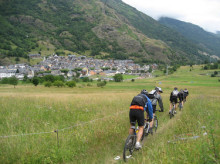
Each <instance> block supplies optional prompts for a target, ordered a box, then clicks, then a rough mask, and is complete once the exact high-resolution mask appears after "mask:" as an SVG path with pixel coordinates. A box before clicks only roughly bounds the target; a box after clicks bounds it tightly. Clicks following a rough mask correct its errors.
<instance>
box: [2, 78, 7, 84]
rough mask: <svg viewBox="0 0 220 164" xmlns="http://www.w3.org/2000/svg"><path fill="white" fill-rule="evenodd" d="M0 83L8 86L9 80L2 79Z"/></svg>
mask: <svg viewBox="0 0 220 164" xmlns="http://www.w3.org/2000/svg"><path fill="white" fill-rule="evenodd" d="M1 83H2V84H9V78H7V77H4V78H3V79H2V80H1Z"/></svg>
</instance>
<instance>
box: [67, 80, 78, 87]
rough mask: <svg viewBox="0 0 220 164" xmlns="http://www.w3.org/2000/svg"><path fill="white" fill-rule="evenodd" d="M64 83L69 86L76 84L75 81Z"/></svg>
mask: <svg viewBox="0 0 220 164" xmlns="http://www.w3.org/2000/svg"><path fill="white" fill-rule="evenodd" d="M66 85H67V86H68V87H70V88H73V87H75V86H76V82H75V81H68V82H66Z"/></svg>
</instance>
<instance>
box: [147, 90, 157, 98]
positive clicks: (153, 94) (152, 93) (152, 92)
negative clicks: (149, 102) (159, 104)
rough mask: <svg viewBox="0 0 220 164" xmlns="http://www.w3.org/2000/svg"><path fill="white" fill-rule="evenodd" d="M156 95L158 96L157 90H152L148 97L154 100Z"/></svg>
mask: <svg viewBox="0 0 220 164" xmlns="http://www.w3.org/2000/svg"><path fill="white" fill-rule="evenodd" d="M155 94H156V90H152V91H150V92H149V93H148V94H147V97H148V98H149V99H154V98H155Z"/></svg>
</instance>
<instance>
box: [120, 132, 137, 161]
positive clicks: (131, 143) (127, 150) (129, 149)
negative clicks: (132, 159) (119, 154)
mask: <svg viewBox="0 0 220 164" xmlns="http://www.w3.org/2000/svg"><path fill="white" fill-rule="evenodd" d="M136 139H137V138H136V135H129V136H128V137H127V139H126V141H125V146H124V151H123V159H124V161H125V162H127V159H128V158H127V157H128V156H130V155H132V154H133V152H134V149H135V143H136Z"/></svg>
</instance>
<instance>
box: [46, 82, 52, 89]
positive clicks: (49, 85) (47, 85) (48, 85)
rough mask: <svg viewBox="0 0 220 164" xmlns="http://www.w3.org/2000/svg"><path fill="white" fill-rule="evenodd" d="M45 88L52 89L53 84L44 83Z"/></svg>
mask: <svg viewBox="0 0 220 164" xmlns="http://www.w3.org/2000/svg"><path fill="white" fill-rule="evenodd" d="M44 86H45V87H49V88H50V87H51V86H52V83H51V82H50V81H46V82H45V83H44Z"/></svg>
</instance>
